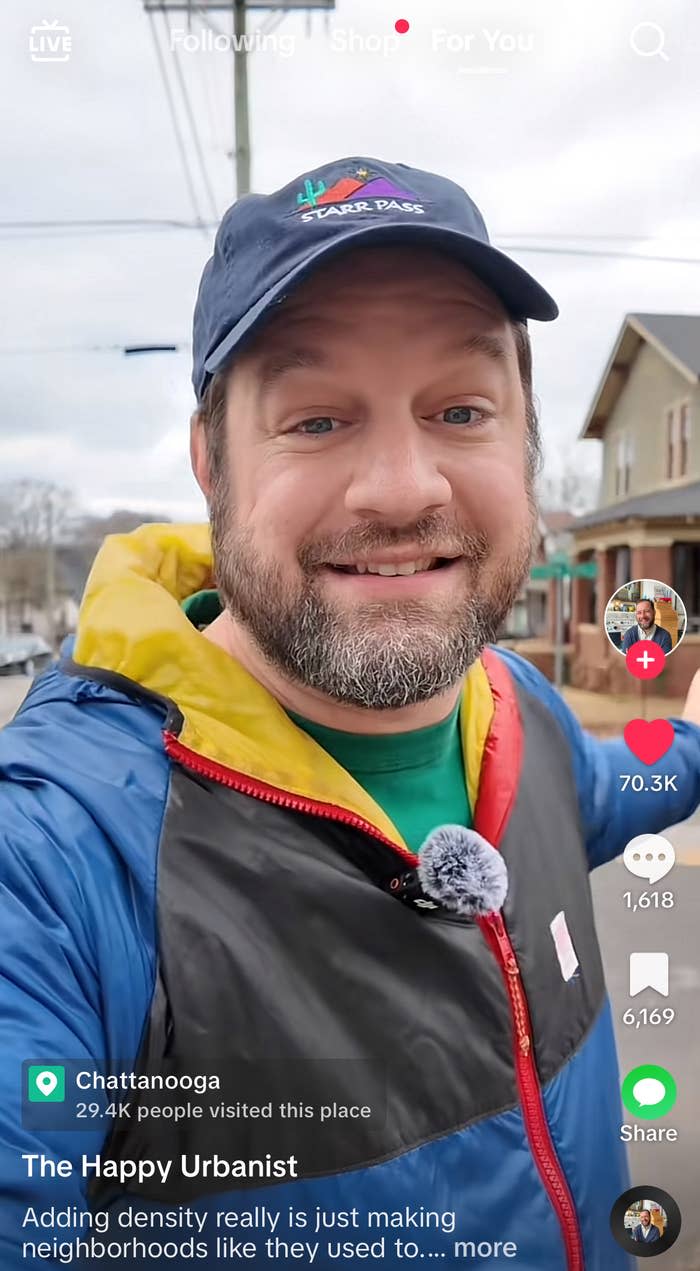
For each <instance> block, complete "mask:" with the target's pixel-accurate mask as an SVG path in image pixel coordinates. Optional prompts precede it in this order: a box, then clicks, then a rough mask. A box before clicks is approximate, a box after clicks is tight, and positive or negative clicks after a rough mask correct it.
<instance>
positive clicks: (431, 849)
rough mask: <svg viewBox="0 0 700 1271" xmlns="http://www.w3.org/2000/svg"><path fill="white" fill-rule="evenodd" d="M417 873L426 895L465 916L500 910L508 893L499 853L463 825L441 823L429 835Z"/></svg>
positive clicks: (503, 864) (502, 862)
mask: <svg viewBox="0 0 700 1271" xmlns="http://www.w3.org/2000/svg"><path fill="white" fill-rule="evenodd" d="M417 872H418V879H419V881H420V884H421V887H422V889H423V891H424V893H425V895H426V896H429V897H430V899H431V900H435V901H437V903H438V904H440V905H442V906H443V908H444V909H450V910H452V912H453V913H456V914H459V915H460V916H461V917H463V918H475V917H476V918H478V917H482V916H483V915H484V914H490V913H494V912H497V911H498V910H499V909H500V908H501V906H502V904H503V902H504V900H505V898H506V894H507V892H508V870H507V868H506V863H505V861H504V860H503V857H502V856H501V854H500V852H498V851H496V848H495V847H492V845H491V844H490V843H489V842H488V841H487V840H486V839H485V838H483V837H482V836H481V834H477V832H476V830H468V829H467V828H466V827H465V826H463V825H440V826H438V828H437V829H436V830H433V832H432V833H431V834H429V835H428V837H427V839H426V840H425V843H424V844H423V846H422V848H421V850H420V855H419V858H418V871H417Z"/></svg>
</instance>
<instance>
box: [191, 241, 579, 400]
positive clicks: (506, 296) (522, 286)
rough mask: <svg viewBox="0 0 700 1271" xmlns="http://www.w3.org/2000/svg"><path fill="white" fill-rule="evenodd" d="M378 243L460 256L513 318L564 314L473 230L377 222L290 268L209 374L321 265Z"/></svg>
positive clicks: (230, 337)
mask: <svg viewBox="0 0 700 1271" xmlns="http://www.w3.org/2000/svg"><path fill="white" fill-rule="evenodd" d="M373 243H384V244H386V245H387V246H388V245H389V244H393V243H413V244H415V245H416V246H421V247H435V248H438V249H439V250H441V251H444V252H447V253H448V254H449V255H450V256H453V257H454V258H455V259H456V260H460V261H462V262H463V264H465V265H466V266H467V267H468V268H469V269H471V271H472V273H473V274H475V275H476V277H477V278H479V279H480V280H481V281H482V282H483V283H485V284H486V286H487V287H490V288H491V290H492V291H494V292H495V293H496V295H497V296H498V297H499V299H500V300H501V302H502V304H503V306H504V308H505V309H506V310H507V311H508V313H509V314H510V315H511V317H512V318H516V319H520V320H522V321H524V320H526V319H528V318H535V319H536V320H537V321H539V322H551V321H553V319H554V318H556V317H557V316H558V314H559V309H558V307H557V304H556V302H555V301H554V300H553V299H552V297H551V296H550V295H549V292H547V291H545V289H544V287H541V286H540V284H539V283H538V282H536V281H535V279H534V278H532V277H531V276H530V274H528V273H527V271H526V270H524V269H521V267H520V265H517V264H516V263H515V261H514V260H511V258H510V257H509V256H506V255H504V253H503V252H500V251H498V249H497V248H496V247H491V246H490V244H488V243H482V242H481V241H480V240H479V239H476V238H472V237H471V236H470V235H469V234H461V233H460V232H459V231H458V230H450V229H440V228H439V227H437V226H434V225H406V226H396V225H371V226H366V227H365V228H364V229H358V230H355V232H354V233H352V234H343V236H342V238H338V239H335V240H333V241H331V242H326V243H324V244H323V245H321V246H319V248H318V250H317V251H315V252H314V253H313V254H312V255H309V256H308V257H306V259H305V260H304V261H303V262H302V264H300V265H297V267H296V269H292V270H290V272H289V273H288V274H287V275H286V276H285V277H284V278H281V279H280V281H279V282H277V283H275V285H274V287H270V288H269V290H268V291H266V292H265V294H264V296H261V297H260V299H259V300H258V301H257V303H256V304H254V305H252V306H251V308H250V309H249V310H248V312H247V313H246V314H244V316H243V317H242V318H241V319H240V321H238V322H237V323H236V325H235V326H234V327H232V329H231V330H230V331H229V332H228V334H227V335H226V336H225V337H224V339H223V340H221V342H220V343H219V344H218V345H217V347H216V348H215V349H214V350H213V352H212V353H210V354H209V356H208V357H207V359H206V360H205V363H204V370H205V371H206V372H207V375H208V376H211V375H213V374H214V373H215V372H216V371H218V370H220V369H221V367H222V366H223V365H224V363H225V362H226V361H227V360H228V358H229V357H230V355H231V354H232V353H233V351H234V350H235V349H236V348H237V347H238V345H239V344H241V342H242V341H243V340H244V339H245V338H247V337H248V336H250V335H252V333H253V331H254V329H255V328H257V327H258V326H259V325H261V324H262V323H263V321H264V319H265V318H267V317H269V316H270V313H269V311H270V309H271V308H272V307H273V306H274V305H276V304H279V303H280V302H281V301H282V300H283V299H285V298H286V296H287V295H288V294H289V293H290V291H292V290H293V289H294V288H295V287H298V286H299V284H300V283H301V282H303V281H304V280H305V279H306V278H308V277H309V275H310V274H312V273H314V271H315V270H316V269H318V268H319V266H320V265H321V264H324V263H325V262H326V261H328V260H330V259H331V258H332V257H335V256H340V255H342V253H343V252H347V251H350V250H351V249H352V248H353V247H359V246H361V245H363V244H373Z"/></svg>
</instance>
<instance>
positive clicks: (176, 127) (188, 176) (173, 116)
mask: <svg viewBox="0 0 700 1271" xmlns="http://www.w3.org/2000/svg"><path fill="white" fill-rule="evenodd" d="M148 24H149V27H150V29H151V36H152V37H153V45H154V48H155V51H156V58H157V59H158V69H159V70H160V78H161V81H162V83H163V88H164V89H165V96H166V99H167V103H168V110H169V112H170V120H171V123H172V125H173V132H174V133H175V141H176V143H177V148H178V152H179V155H180V161H181V163H182V170H183V172H184V175H185V181H186V183H187V189H188V190H189V195H190V200H191V202H192V207H193V209H194V214H195V217H196V221H197V228H199V229H201V230H202V232H203V233H205V234H206V232H207V231H206V229H205V228H204V225H203V222H202V213H201V211H200V209H199V203H198V202H197V192H196V190H195V186H194V181H193V180H192V173H191V172H190V165H189V161H188V158H187V151H186V149H185V144H184V141H183V139H182V133H181V131H180V124H179V122H178V118H177V111H176V110H175V102H174V99H173V95H172V91H171V88H170V82H169V80H168V76H167V72H166V69H165V61H164V59H163V54H162V53H161V49H160V44H159V42H158V33H157V31H156V25H155V20H154V17H153V13H152V12H150V11H149V13H148Z"/></svg>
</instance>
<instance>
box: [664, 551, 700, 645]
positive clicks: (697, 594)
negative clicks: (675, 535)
mask: <svg viewBox="0 0 700 1271" xmlns="http://www.w3.org/2000/svg"><path fill="white" fill-rule="evenodd" d="M671 586H672V587H673V590H674V591H675V592H677V593H678V595H679V596H680V598H681V600H682V601H683V604H684V605H685V608H686V613H687V615H688V630H689V631H693V632H696V633H697V632H700V543H674V544H673V556H672V575H671Z"/></svg>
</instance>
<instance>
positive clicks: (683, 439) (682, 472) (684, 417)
mask: <svg viewBox="0 0 700 1271" xmlns="http://www.w3.org/2000/svg"><path fill="white" fill-rule="evenodd" d="M678 431H679V460H678V467H679V472H678V475H679V477H685V476H687V475H688V452H689V451H690V406H689V405H688V403H687V402H683V403H682V405H681V409H680V427H679V430H678Z"/></svg>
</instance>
